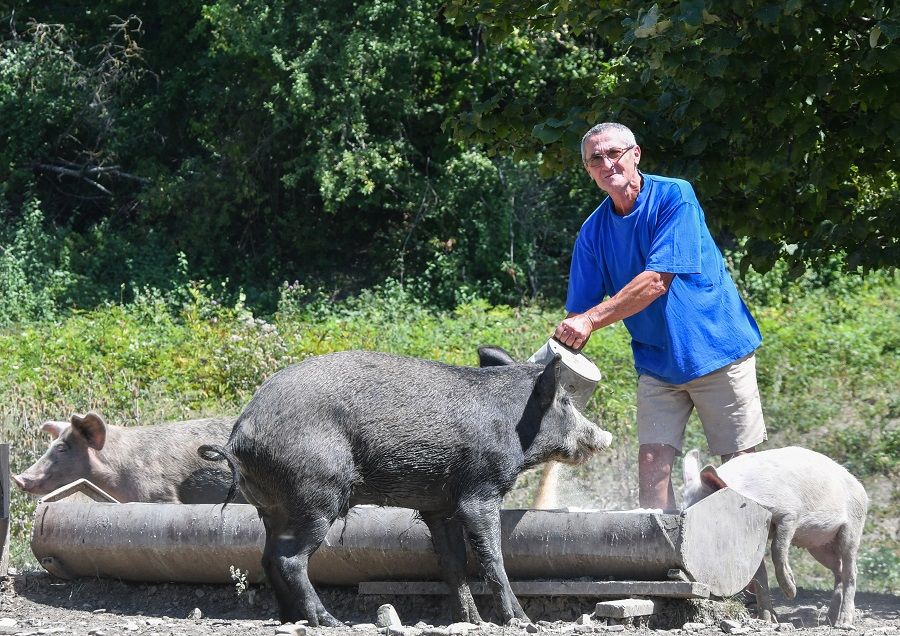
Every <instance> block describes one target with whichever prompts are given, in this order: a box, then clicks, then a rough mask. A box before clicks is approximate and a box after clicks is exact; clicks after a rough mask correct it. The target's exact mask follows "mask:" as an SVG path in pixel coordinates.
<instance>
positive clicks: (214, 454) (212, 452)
mask: <svg viewBox="0 0 900 636" xmlns="http://www.w3.org/2000/svg"><path fill="white" fill-rule="evenodd" d="M197 454H198V455H199V456H200V458H201V459H205V460H206V461H208V462H220V461H222V460H225V461H226V462H228V467H229V468H230V469H231V486H230V487H229V488H228V495H226V497H225V501H224V502H223V504H222V509H223V510H224V508H225V506H227V505H228V504H230V503H231V502H232V501H234V497H235V495H236V494H237V489H238V468H237V462H236V461H235V459H234V455H232V454H231V453H230V452H229V451H228V450H226V449H225V447H224V446H216V445H214V444H203V445H202V446H200V447H198V448H197Z"/></svg>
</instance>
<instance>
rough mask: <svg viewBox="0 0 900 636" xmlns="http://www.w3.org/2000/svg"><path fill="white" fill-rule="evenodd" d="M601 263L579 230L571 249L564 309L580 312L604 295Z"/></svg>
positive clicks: (593, 304) (597, 302) (598, 301)
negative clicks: (573, 247) (570, 263)
mask: <svg viewBox="0 0 900 636" xmlns="http://www.w3.org/2000/svg"><path fill="white" fill-rule="evenodd" d="M604 280H605V277H604V275H603V270H602V264H601V261H600V259H598V258H597V255H596V253H595V251H594V247H593V246H592V245H591V244H590V242H589V241H588V240H587V239H586V238H585V236H584V232H583V231H582V232H579V234H578V238H577V239H575V249H574V250H572V265H571V267H570V268H569V292H568V294H567V295H566V311H570V312H576V313H582V312H585V311H587V310H588V309H590V308H591V307H594V306H595V305H597V304H599V303H600V301H601V300H603V298H604V296H606V288H605V286H604V283H603V281H604Z"/></svg>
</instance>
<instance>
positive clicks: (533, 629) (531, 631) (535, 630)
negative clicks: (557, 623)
mask: <svg viewBox="0 0 900 636" xmlns="http://www.w3.org/2000/svg"><path fill="white" fill-rule="evenodd" d="M525 631H526V632H528V633H529V634H537V633H538V632H539V631H541V628H540V627H538V626H537V625H535V624H534V623H528V624H527V625H526V626H525Z"/></svg>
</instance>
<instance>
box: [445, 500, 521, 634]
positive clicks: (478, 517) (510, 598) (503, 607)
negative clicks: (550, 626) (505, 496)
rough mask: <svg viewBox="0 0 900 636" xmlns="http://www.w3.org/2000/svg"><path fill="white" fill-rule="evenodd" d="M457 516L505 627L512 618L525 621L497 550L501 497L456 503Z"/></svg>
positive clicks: (500, 553)
mask: <svg viewBox="0 0 900 636" xmlns="http://www.w3.org/2000/svg"><path fill="white" fill-rule="evenodd" d="M457 516H458V517H459V519H460V520H461V521H462V523H463V526H464V527H465V529H466V532H467V533H468V535H469V542H470V543H471V544H472V549H473V550H474V551H475V556H476V557H477V558H478V562H479V563H480V564H481V569H482V571H483V572H484V576H485V579H486V580H487V582H488V585H490V586H491V589H492V590H493V592H494V601H495V603H496V604H497V611H498V612H499V613H500V617H501V619H502V620H503V622H504V623H508V622H509V621H510V620H511V619H513V618H520V619H523V620H526V621H527V620H528V617H527V616H526V615H525V611H524V610H523V609H522V606H521V605H519V601H518V600H517V599H516V597H515V595H514V594H513V592H512V588H511V587H510V585H509V579H508V578H507V577H506V569H505V568H504V567H503V552H502V551H501V547H500V497H496V498H491V499H481V498H477V499H476V498H469V499H463V500H461V501H460V502H459V507H458V509H457Z"/></svg>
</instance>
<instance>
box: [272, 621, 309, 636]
mask: <svg viewBox="0 0 900 636" xmlns="http://www.w3.org/2000/svg"><path fill="white" fill-rule="evenodd" d="M308 629H309V628H308V627H307V626H306V625H300V624H299V623H285V624H284V625H279V626H278V627H276V628H275V633H276V634H278V635H279V636H306V634H307V630H308Z"/></svg>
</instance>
